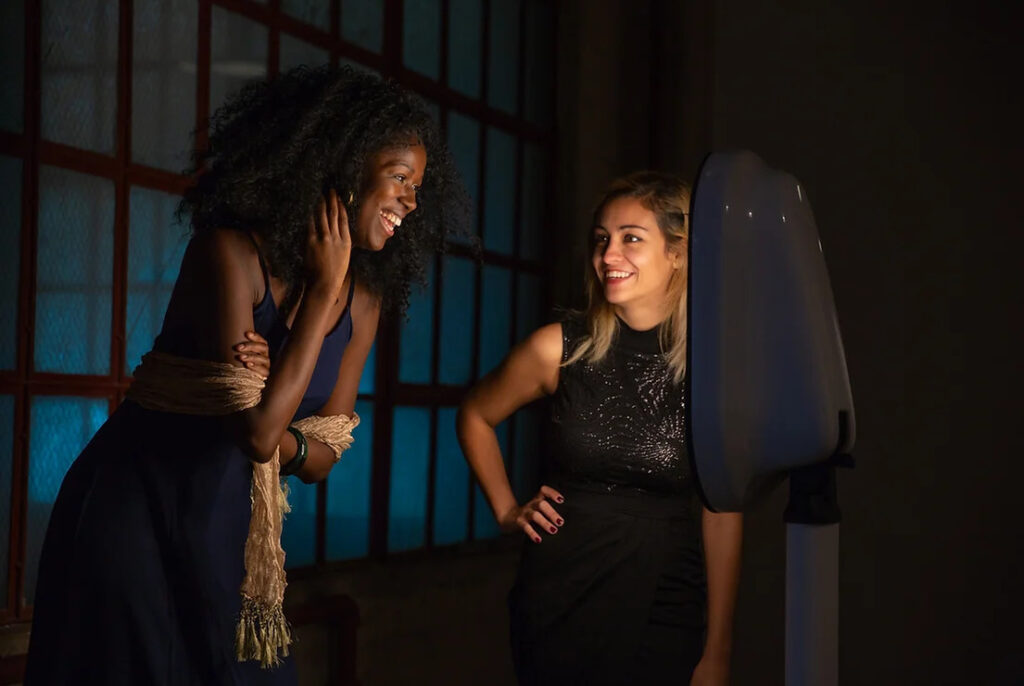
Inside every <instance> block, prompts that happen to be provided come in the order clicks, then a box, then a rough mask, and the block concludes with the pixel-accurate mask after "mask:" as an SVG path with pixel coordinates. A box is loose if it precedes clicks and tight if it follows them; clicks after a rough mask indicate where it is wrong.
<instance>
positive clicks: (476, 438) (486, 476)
mask: <svg viewBox="0 0 1024 686" xmlns="http://www.w3.org/2000/svg"><path fill="white" fill-rule="evenodd" d="M456 432H457V434H458V437H459V443H460V444H461V445H462V452H463V453H464V454H465V456H466V461H467V462H469V466H470V469H472V470H473V475H474V476H476V480H477V481H478V482H479V483H480V487H481V489H483V492H484V495H485V496H486V497H487V502H488V503H490V505H491V510H492V511H493V512H494V518H495V519H496V520H498V523H499V524H502V525H504V524H505V522H503V521H502V520H503V518H504V516H505V515H506V514H508V513H509V512H510V511H511V510H512V509H513V508H515V507H516V505H517V504H518V503H517V502H516V498H515V495H514V494H513V493H512V486H511V484H510V483H509V480H508V474H507V473H506V472H505V462H504V460H502V457H501V446H500V445H499V444H498V435H497V434H496V433H495V431H494V427H493V426H491V425H490V424H488V423H487V421H486V420H485V419H484V418H483V417H481V416H480V414H479V413H478V412H477V411H476V410H475V408H474V407H473V404H472V402H471V400H467V401H466V402H465V403H463V405H462V406H461V407H460V408H459V412H458V415H457V418H456Z"/></svg>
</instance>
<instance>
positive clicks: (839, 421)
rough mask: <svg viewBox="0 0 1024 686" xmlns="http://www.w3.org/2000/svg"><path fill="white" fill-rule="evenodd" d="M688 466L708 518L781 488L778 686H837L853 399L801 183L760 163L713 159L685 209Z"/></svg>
mask: <svg viewBox="0 0 1024 686" xmlns="http://www.w3.org/2000/svg"><path fill="white" fill-rule="evenodd" d="M691 220H692V221H691V232H690V246H689V251H690V260H689V296H688V297H689V303H688V308H689V340H688V346H689V347H688V354H689V360H688V366H687V368H688V370H689V373H688V395H689V402H688V403H687V407H688V408H689V413H690V417H689V420H690V421H689V426H690V449H691V456H692V459H693V461H694V466H695V468H696V472H697V477H698V482H699V488H700V491H701V496H702V498H703V500H704V502H705V504H706V505H707V506H708V507H709V508H710V509H712V510H715V511H722V512H727V511H729V512H731V511H741V510H743V509H744V507H745V506H747V505H749V504H751V503H753V502H755V501H756V500H757V499H758V498H760V497H762V496H764V495H765V494H767V493H768V492H769V491H770V490H771V489H772V488H774V487H775V486H777V485H778V484H779V483H781V482H782V481H784V480H786V479H787V478H788V480H789V485H790V499H789V503H788V505H787V507H786V512H785V521H786V527H787V536H786V548H787V550H786V684H787V686H799V685H803V684H807V685H812V684H813V685H814V686H823V685H827V684H836V683H838V557H839V520H840V513H839V507H838V504H837V499H836V485H835V469H836V467H837V466H852V464H853V460H852V457H851V451H852V449H853V444H854V439H855V421H854V410H853V398H852V394H851V391H850V382H849V377H848V375H847V369H846V359H845V355H844V353H843V345H842V340H841V337H840V333H839V325H838V322H837V318H836V311H835V303H834V300H833V297H832V288H831V286H830V284H829V278H828V272H827V269H826V266H825V259H824V256H823V254H822V248H821V243H820V240H819V237H818V231H817V227H816V225H815V222H814V215H813V214H812V212H811V206H810V203H809V202H808V199H807V195H806V191H805V190H804V188H803V187H802V186H801V185H800V182H799V181H797V180H796V179H795V178H793V177H792V176H790V175H789V174H786V173H784V172H781V171H778V170H775V169H771V168H770V167H768V166H767V165H766V164H765V163H764V162H763V161H762V160H761V159H760V158H759V157H758V156H757V155H755V154H753V153H751V152H746V151H741V152H730V153H713V154H711V155H710V156H708V158H707V159H706V160H705V161H704V164H703V165H702V166H701V169H700V173H699V174H698V178H697V184H696V188H695V190H694V194H693V201H692V206H691Z"/></svg>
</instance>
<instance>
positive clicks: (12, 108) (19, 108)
mask: <svg viewBox="0 0 1024 686" xmlns="http://www.w3.org/2000/svg"><path fill="white" fill-rule="evenodd" d="M0 64H2V65H3V73H4V78H3V79H0V129H6V130H8V131H15V132H18V133H20V132H21V130H22V128H23V126H24V116H23V112H24V105H25V103H24V96H25V0H6V1H5V2H2V3H0ZM4 573H6V572H4ZM4 578H6V577H4Z"/></svg>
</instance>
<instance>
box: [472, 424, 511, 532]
mask: <svg viewBox="0 0 1024 686" xmlns="http://www.w3.org/2000/svg"><path fill="white" fill-rule="evenodd" d="M494 431H495V433H497V434H498V445H499V446H501V454H502V457H504V458H505V460H506V462H507V461H508V422H502V423H501V424H499V425H498V426H496V427H495V428H494ZM473 498H474V503H473V538H474V539H477V540H480V539H484V538H496V537H497V536H500V535H501V528H500V527H499V526H498V522H497V521H496V520H495V519H494V513H493V512H491V506H490V504H489V503H488V502H487V498H486V497H485V496H484V492H483V491H481V490H480V485H479V484H476V483H474V484H473Z"/></svg>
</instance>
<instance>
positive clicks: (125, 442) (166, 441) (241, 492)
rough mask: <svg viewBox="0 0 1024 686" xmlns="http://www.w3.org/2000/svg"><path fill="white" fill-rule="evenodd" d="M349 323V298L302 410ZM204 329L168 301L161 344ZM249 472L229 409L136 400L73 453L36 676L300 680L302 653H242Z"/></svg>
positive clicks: (52, 544)
mask: <svg viewBox="0 0 1024 686" xmlns="http://www.w3.org/2000/svg"><path fill="white" fill-rule="evenodd" d="M262 264H263V262H262V259H261V265H262ZM263 273H264V280H265V282H266V283H265V285H266V295H265V297H264V298H263V300H262V301H261V302H260V303H259V304H258V305H256V306H255V307H254V308H253V321H254V323H255V329H256V331H257V332H258V333H259V334H260V335H262V336H263V337H264V338H266V339H267V341H268V343H269V346H270V351H271V360H272V361H273V359H274V357H275V355H276V354H277V353H278V352H279V351H280V350H281V347H282V346H283V345H284V343H285V341H286V340H287V337H288V328H287V326H286V324H285V320H284V317H282V316H280V315H279V313H278V311H277V308H276V306H275V304H274V300H273V298H272V297H271V292H270V282H269V279H268V276H267V271H266V267H265V265H263ZM352 290H354V289H350V292H349V304H351V299H352ZM173 297H175V296H172V298H173ZM173 311H175V310H174V308H173V307H171V308H169V313H170V312H173ZM351 336H352V319H351V315H350V313H349V308H348V307H346V308H345V313H344V314H343V315H342V317H341V318H340V319H339V321H338V324H337V325H336V327H335V328H334V329H333V330H332V331H331V332H330V333H329V334H328V335H327V336H326V338H325V339H324V342H323V346H322V348H321V350H320V356H319V359H318V360H317V363H316V368H315V371H314V372H313V377H312V380H311V381H310V384H309V387H308V388H307V390H306V393H305V395H304V397H303V399H302V403H301V404H300V406H299V409H298V412H297V413H296V416H295V419H301V418H303V417H306V416H309V415H311V414H314V413H315V412H316V411H317V410H318V409H320V408H321V407H322V406H323V405H324V403H325V402H326V401H327V399H328V398H329V397H330V394H331V391H332V390H333V388H334V385H335V382H336V380H337V375H338V365H339V364H340V361H341V357H342V354H343V353H344V350H345V347H346V345H347V344H348V342H349V340H350V339H351ZM193 340H194V339H193V336H192V330H191V327H190V324H189V323H188V322H183V321H172V320H171V316H170V314H169V315H168V317H167V318H166V319H165V321H164V326H163V330H162V332H161V334H160V336H159V337H158V338H157V342H156V344H155V345H154V348H155V349H157V350H161V351H164V352H169V353H172V354H176V355H181V356H184V357H196V356H197V353H196V346H195V344H194V342H193ZM251 473H252V467H251V464H250V462H249V460H248V459H247V458H246V457H245V455H244V454H243V453H242V451H241V450H240V449H239V448H238V447H237V446H236V445H235V444H234V443H233V441H232V440H231V438H230V437H229V436H228V435H227V432H226V430H225V428H224V422H223V420H222V419H219V418H215V417H213V418H211V417H197V416H187V415H178V414H171V413H164V412H154V411H150V410H146V409H143V408H142V407H140V406H138V405H136V404H135V403H133V402H131V401H125V402H124V403H123V404H122V405H121V406H120V407H119V408H118V409H117V410H116V411H115V412H114V413H113V414H112V415H111V416H110V418H109V419H108V420H107V422H106V423H105V424H104V425H103V427H101V428H100V430H99V431H98V432H97V433H96V435H95V436H94V437H93V439H92V441H90V443H89V444H88V445H87V446H86V448H85V450H84V451H83V452H82V454H81V455H79V457H78V458H77V459H76V460H75V462H74V464H72V466H71V468H70V470H69V471H68V473H67V475H66V476H65V478H64V483H63V485H62V486H61V489H60V493H59V495H58V496H57V501H56V502H55V504H54V508H53V513H52V515H51V516H50V524H49V528H48V530H47V533H46V540H45V542H44V545H43V550H42V555H41V559H40V564H39V581H38V584H37V590H36V597H35V606H34V614H33V626H32V638H31V643H30V647H29V655H28V666H27V671H26V677H25V684H26V685H27V686H34V685H36V684H39V685H42V684H46V685H47V686H50V685H54V684H104V685H109V686H113V685H120V684H132V685H135V684H146V685H147V686H165V685H166V686H170V685H172V684H173V685H178V684H182V685H184V684H190V685H195V684H218V685H221V684H246V685H249V684H275V685H280V684H294V683H296V676H295V668H294V665H293V663H292V661H291V659H286V660H285V661H284V663H283V664H282V665H281V666H280V667H278V668H275V669H261V668H260V667H259V664H258V663H256V662H253V661H250V662H243V663H240V662H238V661H237V660H236V658H235V647H234V639H235V624H236V620H237V618H238V613H239V609H240V606H241V596H240V595H239V587H240V586H241V583H242V578H243V576H244V573H245V569H244V564H243V553H244V550H245V540H246V537H247V535H248V530H249V516H250V500H249V484H250V477H251ZM285 552H286V553H287V551H285Z"/></svg>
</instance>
